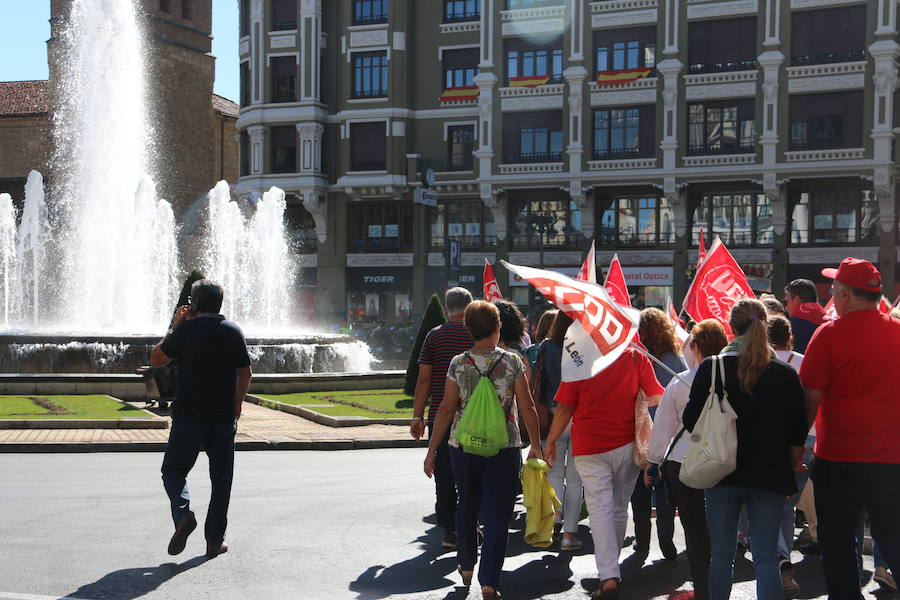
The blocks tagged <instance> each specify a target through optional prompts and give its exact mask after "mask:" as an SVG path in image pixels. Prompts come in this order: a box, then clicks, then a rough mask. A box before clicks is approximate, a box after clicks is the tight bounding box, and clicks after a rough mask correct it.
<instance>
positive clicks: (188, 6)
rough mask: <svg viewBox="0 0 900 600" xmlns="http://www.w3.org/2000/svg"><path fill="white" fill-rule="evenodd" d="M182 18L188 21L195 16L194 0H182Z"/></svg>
mask: <svg viewBox="0 0 900 600" xmlns="http://www.w3.org/2000/svg"><path fill="white" fill-rule="evenodd" d="M181 18H182V19H187V20H188V21H190V20H191V19H193V18H194V0H181Z"/></svg>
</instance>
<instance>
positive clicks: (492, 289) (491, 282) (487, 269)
mask: <svg viewBox="0 0 900 600" xmlns="http://www.w3.org/2000/svg"><path fill="white" fill-rule="evenodd" d="M482 280H483V281H484V299H485V301H486V302H493V301H494V300H503V294H501V293H500V286H499V285H497V278H496V277H494V269H493V268H492V267H491V263H489V262H488V260H487V259H484V275H483V276H482Z"/></svg>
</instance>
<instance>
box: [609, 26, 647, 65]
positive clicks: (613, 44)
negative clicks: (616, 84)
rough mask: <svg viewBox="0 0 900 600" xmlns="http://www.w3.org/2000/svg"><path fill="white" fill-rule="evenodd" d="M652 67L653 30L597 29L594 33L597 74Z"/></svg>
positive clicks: (642, 28)
mask: <svg viewBox="0 0 900 600" xmlns="http://www.w3.org/2000/svg"><path fill="white" fill-rule="evenodd" d="M655 66H656V27H634V28H630V29H600V30H597V31H595V32H594V67H595V70H596V71H598V72H603V71H623V70H625V69H639V68H641V67H651V68H652V67H655Z"/></svg>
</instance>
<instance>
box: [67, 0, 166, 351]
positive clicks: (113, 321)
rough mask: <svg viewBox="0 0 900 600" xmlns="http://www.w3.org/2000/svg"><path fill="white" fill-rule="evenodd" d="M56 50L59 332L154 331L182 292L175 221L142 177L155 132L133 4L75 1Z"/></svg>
mask: <svg viewBox="0 0 900 600" xmlns="http://www.w3.org/2000/svg"><path fill="white" fill-rule="evenodd" d="M59 43H60V47H59V49H58V50H59V51H61V52H64V53H65V56H66V58H65V60H64V61H63V64H62V66H61V73H60V82H59V85H60V87H59V90H58V91H59V94H58V96H59V99H60V102H59V105H58V107H57V110H56V111H55V112H54V123H53V125H54V138H55V139H54V141H55V146H56V155H55V156H54V168H55V176H56V178H58V179H59V185H58V186H56V187H55V188H54V192H55V193H58V196H54V201H55V204H54V209H55V210H56V211H57V212H56V213H55V214H54V217H55V219H54V220H55V222H56V223H57V224H58V227H59V229H58V234H57V235H56V236H55V237H56V239H57V240H58V244H57V245H56V252H57V254H58V255H59V269H58V271H59V278H58V279H59V281H60V282H61V285H60V286H59V289H57V290H56V294H55V296H56V297H57V298H58V300H59V303H58V306H56V307H55V310H54V313H55V316H56V320H58V323H57V324H56V326H57V327H59V328H60V329H63V330H68V331H93V332H96V331H98V330H100V331H108V332H120V333H138V332H151V331H158V330H159V329H160V327H164V326H165V323H166V322H167V320H168V318H169V313H170V311H171V301H172V300H173V299H174V298H175V291H176V290H177V285H178V284H177V281H176V278H174V277H173V270H174V267H173V264H174V263H173V258H172V256H171V254H172V248H173V245H172V244H173V240H174V229H173V221H174V220H173V219H172V218H170V215H171V208H167V206H168V203H163V201H157V200H156V197H155V193H156V192H155V186H154V185H153V183H152V181H150V180H149V178H146V177H145V174H146V173H147V172H148V171H149V165H150V159H149V148H150V143H151V140H152V132H151V129H150V127H149V124H148V122H147V112H148V111H147V103H146V102H145V93H146V91H145V81H144V73H145V67H144V54H145V50H144V48H143V36H142V33H141V31H140V28H139V27H138V23H137V17H136V10H135V6H134V4H133V0H72V5H71V12H70V14H69V16H68V19H67V21H66V23H65V26H64V27H63V28H62V32H61V35H60V40H59ZM160 244H163V247H162V248H160ZM160 254H162V255H163V259H160V258H161V257H160Z"/></svg>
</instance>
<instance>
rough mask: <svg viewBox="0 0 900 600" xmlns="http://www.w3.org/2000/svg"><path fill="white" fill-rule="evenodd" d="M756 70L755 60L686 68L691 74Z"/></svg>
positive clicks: (703, 64)
mask: <svg viewBox="0 0 900 600" xmlns="http://www.w3.org/2000/svg"><path fill="white" fill-rule="evenodd" d="M756 68H757V63H756V61H755V60H734V61H728V62H719V63H697V64H693V65H691V66H690V67H689V68H688V71H689V72H690V73H691V74H699V73H725V72H727V71H752V70H754V69H756Z"/></svg>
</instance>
